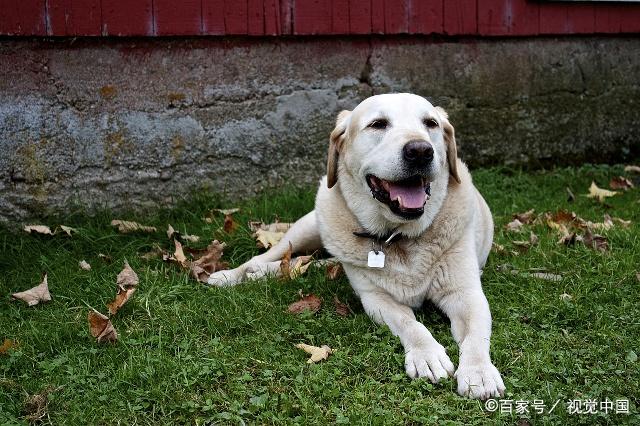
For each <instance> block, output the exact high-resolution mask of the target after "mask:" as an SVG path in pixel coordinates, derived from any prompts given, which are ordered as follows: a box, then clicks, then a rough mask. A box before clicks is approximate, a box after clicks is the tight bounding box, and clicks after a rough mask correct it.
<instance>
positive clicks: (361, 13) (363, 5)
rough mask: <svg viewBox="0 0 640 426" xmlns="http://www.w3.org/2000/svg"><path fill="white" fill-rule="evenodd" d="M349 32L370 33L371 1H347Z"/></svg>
mask: <svg viewBox="0 0 640 426" xmlns="http://www.w3.org/2000/svg"><path fill="white" fill-rule="evenodd" d="M349 31H350V32H351V34H370V33H371V0H349Z"/></svg>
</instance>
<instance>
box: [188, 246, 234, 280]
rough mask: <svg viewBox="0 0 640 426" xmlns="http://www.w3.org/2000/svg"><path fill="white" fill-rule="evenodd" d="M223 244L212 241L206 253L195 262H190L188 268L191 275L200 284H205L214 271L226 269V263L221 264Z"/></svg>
mask: <svg viewBox="0 0 640 426" xmlns="http://www.w3.org/2000/svg"><path fill="white" fill-rule="evenodd" d="M224 248H225V243H221V242H220V241H218V240H214V241H212V242H211V244H209V245H208V246H207V251H206V252H205V253H204V254H203V255H202V256H200V257H199V258H198V259H197V260H195V261H193V262H190V264H189V268H190V270H191V275H192V276H193V277H194V278H195V279H197V280H198V281H200V282H202V283H206V282H207V280H208V279H209V275H211V274H213V273H214V272H216V271H221V270H223V269H228V268H229V265H228V264H227V263H226V262H221V261H220V259H221V258H222V254H223V250H224Z"/></svg>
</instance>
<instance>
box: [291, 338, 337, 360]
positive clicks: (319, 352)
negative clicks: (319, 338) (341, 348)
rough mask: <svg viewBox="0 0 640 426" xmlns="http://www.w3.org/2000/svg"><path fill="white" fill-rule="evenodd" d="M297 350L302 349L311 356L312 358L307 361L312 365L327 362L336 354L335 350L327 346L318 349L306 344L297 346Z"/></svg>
mask: <svg viewBox="0 0 640 426" xmlns="http://www.w3.org/2000/svg"><path fill="white" fill-rule="evenodd" d="M296 348H298V349H302V350H303V351H305V352H306V353H308V354H310V355H311V358H309V359H308V360H307V364H312V363H316V362H320V361H322V360H325V359H327V358H329V355H331V354H332V353H334V352H335V351H334V350H333V349H331V348H330V347H329V346H327V345H322V346H320V347H317V346H311V345H305V344H304V343H298V344H297V345H296Z"/></svg>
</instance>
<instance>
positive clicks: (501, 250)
mask: <svg viewBox="0 0 640 426" xmlns="http://www.w3.org/2000/svg"><path fill="white" fill-rule="evenodd" d="M491 250H493V252H494V253H504V252H505V251H506V250H505V248H504V246H503V245H502V244H498V243H496V242H495V241H494V242H492V243H491Z"/></svg>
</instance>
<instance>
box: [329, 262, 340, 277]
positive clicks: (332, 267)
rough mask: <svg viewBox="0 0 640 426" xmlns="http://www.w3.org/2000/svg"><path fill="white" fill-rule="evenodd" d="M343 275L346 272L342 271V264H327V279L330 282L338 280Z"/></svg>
mask: <svg viewBox="0 0 640 426" xmlns="http://www.w3.org/2000/svg"><path fill="white" fill-rule="evenodd" d="M342 275H344V270H343V269H342V263H340V262H329V263H327V278H329V279H330V280H336V279H338V278H339V277H341V276H342Z"/></svg>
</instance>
